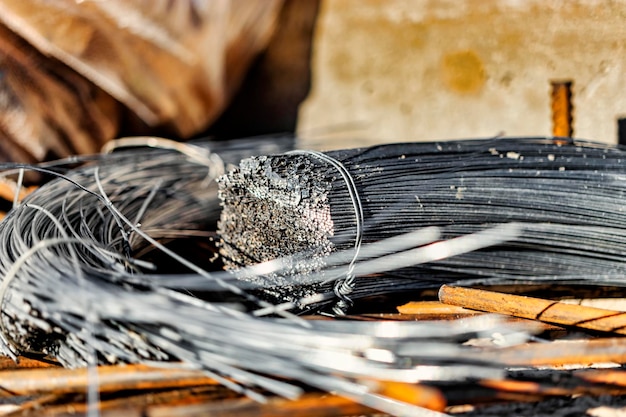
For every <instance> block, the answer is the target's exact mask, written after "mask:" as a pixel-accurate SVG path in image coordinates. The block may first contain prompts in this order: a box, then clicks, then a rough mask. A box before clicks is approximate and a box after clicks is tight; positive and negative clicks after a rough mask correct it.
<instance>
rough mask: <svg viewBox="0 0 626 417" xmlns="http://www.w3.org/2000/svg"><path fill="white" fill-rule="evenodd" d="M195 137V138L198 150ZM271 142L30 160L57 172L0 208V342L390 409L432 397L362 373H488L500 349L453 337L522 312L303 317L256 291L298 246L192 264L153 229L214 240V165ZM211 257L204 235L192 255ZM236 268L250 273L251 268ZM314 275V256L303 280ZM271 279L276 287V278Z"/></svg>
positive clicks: (463, 241) (413, 254)
mask: <svg viewBox="0 0 626 417" xmlns="http://www.w3.org/2000/svg"><path fill="white" fill-rule="evenodd" d="M157 145H158V144H157ZM198 146H200V145H198ZM164 147H166V148H167V147H168V146H164ZM209 147H210V149H211V152H208V149H209ZM201 149H205V150H206V151H207V152H206V153H205V157H200V158H199V157H198V154H200V155H202V152H201ZM179 150H180V149H179ZM284 150H285V144H284V143H281V142H280V141H279V140H278V139H277V138H273V139H267V140H265V141H262V140H260V139H254V140H253V141H245V142H226V143H212V144H210V145H207V146H206V147H205V148H198V147H197V146H195V147H193V152H183V153H180V152H177V151H167V150H162V149H157V150H149V151H147V150H145V149H142V150H129V151H121V152H119V153H118V152H115V153H113V154H110V155H100V156H95V157H85V158H84V159H85V160H87V161H90V162H87V163H85V164H84V165H83V166H80V167H78V168H76V169H72V170H68V171H65V170H63V169H62V168H61V165H59V164H56V165H55V164H49V165H48V166H47V167H45V168H42V167H32V169H35V170H39V171H41V172H45V173H51V172H56V174H55V175H56V176H57V177H58V178H57V179H54V180H51V181H50V182H48V183H46V184H45V185H43V186H41V187H40V188H39V189H38V190H36V191H35V192H33V193H32V194H31V195H29V196H28V197H27V198H26V199H25V200H24V201H23V202H22V203H20V204H17V205H16V206H15V207H14V208H13V209H12V210H11V211H10V212H9V213H8V214H7V216H6V218H5V219H4V220H3V221H2V222H0V239H1V240H2V242H4V245H2V247H0V273H1V275H2V281H1V283H0V303H1V317H0V351H1V352H2V353H4V354H6V355H9V356H13V357H15V356H17V355H19V354H29V353H35V354H44V355H48V356H51V357H54V358H56V359H57V360H58V361H59V362H61V363H62V364H63V365H64V366H68V367H82V366H93V365H95V364H96V363H131V362H132V363H137V362H139V363H148V364H152V365H157V366H182V367H185V368H190V369H201V370H203V371H204V372H205V373H206V374H207V375H208V376H210V377H212V378H215V379H216V380H217V381H220V382H221V383H223V384H224V385H226V386H227V387H229V388H231V389H233V390H234V391H236V392H239V393H242V394H245V395H247V396H249V397H251V398H254V399H256V400H258V401H265V395H266V394H267V393H271V394H276V395H280V396H283V397H287V398H294V397H297V396H298V395H300V394H301V393H302V392H303V387H305V386H309V387H313V388H317V389H321V390H325V391H332V392H336V393H338V394H339V395H343V396H346V397H348V398H351V399H354V400H355V401H359V402H361V403H363V404H365V405H367V406H370V407H372V408H376V409H378V410H381V411H383V412H386V413H388V414H392V415H432V413H426V412H425V411H424V410H422V409H420V408H419V407H415V406H413V405H410V404H407V403H403V402H401V401H395V400H392V399H390V398H387V397H384V396H383V395H381V394H378V393H377V388H376V387H375V386H372V381H381V382H382V381H401V382H416V381H418V380H433V381H446V380H455V381H460V380H471V379H473V378H476V377H482V378H490V379H497V378H500V377H502V376H503V365H502V364H498V363H494V361H493V360H492V359H491V358H490V357H484V358H483V357H481V356H480V354H479V352H478V351H477V350H475V349H473V348H471V347H468V346H463V343H464V342H466V341H467V340H470V339H473V338H476V337H489V336H490V335H492V334H498V335H499V336H498V337H499V338H500V339H501V340H504V341H505V342H506V341H508V342H509V343H519V342H523V341H525V340H527V338H528V337H529V335H530V334H531V333H532V332H533V328H532V327H529V326H527V325H526V326H524V327H521V326H520V327H515V326H510V325H509V324H506V325H505V324H504V323H502V322H500V321H498V319H496V318H493V317H487V316H485V317H480V318H478V319H472V320H469V321H463V322H458V323H457V322H454V321H452V322H449V323H446V325H445V326H442V325H441V323H427V322H393V323H390V322H387V323H385V322H363V323H348V322H344V321H341V320H336V321H316V320H303V319H302V318H299V317H297V316H294V315H293V314H291V313H290V312H288V311H286V310H287V309H288V308H289V307H290V306H281V305H273V304H271V303H269V302H267V301H266V300H264V299H261V298H260V296H263V295H265V292H264V291H265V290H266V289H267V288H265V286H264V284H266V283H268V282H270V281H271V279H273V278H274V277H275V276H277V275H279V276H281V279H282V281H289V280H291V279H297V277H292V275H290V274H291V271H292V270H293V268H292V265H293V264H297V263H298V262H300V260H301V259H302V254H296V255H295V256H291V255H290V254H288V253H286V254H284V256H281V257H279V258H278V259H273V260H271V261H269V262H262V263H259V264H255V265H253V266H250V267H247V268H242V269H240V270H239V271H237V272H235V273H230V272H226V271H222V270H220V269H221V266H217V267H215V269H217V271H208V268H207V265H208V266H209V267H210V264H211V262H210V261H208V260H207V262H206V263H205V264H203V265H202V266H199V264H198V263H196V262H195V261H196V260H195V259H194V260H192V259H189V258H188V256H187V255H188V253H186V252H185V253H176V252H175V251H174V250H172V249H170V248H169V247H168V246H167V245H166V243H167V242H170V240H171V239H174V240H175V241H176V240H181V239H183V240H184V239H186V238H188V237H189V236H192V237H200V238H202V239H205V240H206V241H207V242H210V241H211V239H213V240H215V239H216V237H215V235H214V234H215V230H216V228H217V221H218V219H219V217H220V201H219V198H218V193H217V184H216V183H215V177H216V176H217V175H218V174H219V173H220V172H222V170H223V169H224V168H225V167H226V168H227V167H228V166H229V165H230V164H231V163H236V162H237V161H239V160H240V159H241V158H243V157H248V156H250V155H251V154H257V153H258V154H270V153H278V152H283V151H284ZM213 155H219V157H213ZM222 161H223V162H222ZM71 162H72V163H76V162H80V158H79V159H72V160H71ZM51 166H55V167H56V168H54V169H52V168H51ZM6 168H7V169H9V168H20V169H22V168H24V166H21V165H13V166H11V165H10V164H9V165H6ZM518 234H519V230H518V227H516V226H514V225H505V226H503V227H500V228H492V229H488V230H486V231H485V230H483V231H480V232H478V233H477V234H475V235H466V236H462V237H459V238H457V239H450V240H448V241H440V238H439V236H438V230H437V229H433V228H426V229H424V230H422V231H417V232H413V233H409V234H407V235H406V236H399V237H392V238H390V239H386V240H383V241H381V242H368V244H366V245H363V247H362V248H361V249H362V253H363V254H364V256H366V257H367V258H368V262H369V263H368V262H363V263H359V264H354V263H353V262H352V261H353V254H352V251H351V250H347V251H336V252H335V255H334V256H335V257H334V258H327V259H326V261H327V263H328V265H329V266H330V267H331V268H337V269H339V270H345V268H346V266H347V265H351V267H352V269H353V270H354V271H355V273H356V274H361V273H363V274H365V273H368V274H369V273H376V272H381V271H387V270H389V269H390V266H389V265H388V263H387V264H386V263H385V259H388V260H389V258H390V257H394V256H401V257H402V256H403V255H406V254H408V253H409V252H410V255H407V256H406V257H405V259H410V262H409V264H412V263H419V262H434V261H436V260H438V259H441V258H445V257H446V256H451V255H454V254H462V253H465V252H467V251H472V250H475V249H478V248H482V247H485V246H489V245H492V244H502V243H503V242H504V241H506V240H508V239H511V238H514V237H515V236H517V235H518ZM415 246H417V247H416V248H414V247H415ZM407 251H408V252H407ZM152 252H154V253H153V256H152V257H149V256H148V257H147V258H146V257H144V256H138V254H143V255H145V254H151V253H152ZM305 252H306V251H305ZM395 252H399V253H395ZM213 257H214V254H212V253H211V252H210V251H209V252H208V253H207V258H213ZM160 258H170V259H172V260H173V261H174V262H177V263H179V264H180V265H179V269H178V273H177V274H172V273H161V266H160V265H159V262H158V261H160V260H161V259H160ZM331 259H332V260H331ZM379 260H380V262H382V263H381V264H380V265H378V264H377V262H378V261H379ZM395 260H396V258H393V259H391V261H392V262H391V263H392V264H393V263H395ZM371 262H374V263H373V264H372V263H371ZM268 274H269V275H268ZM250 276H258V277H261V278H262V279H261V280H259V281H254V280H253V281H252V282H251V281H249V280H247V278H249V277H250ZM242 277H243V278H246V279H242ZM325 279H326V278H325V275H324V273H323V271H322V273H321V274H316V273H312V274H311V275H310V276H309V278H308V280H306V282H307V284H309V283H320V282H323V281H324V280H325ZM282 281H281V282H282ZM254 282H257V284H255V283H254ZM259 283H262V284H263V285H261V284H259ZM272 291H281V288H280V285H277V284H275V283H274V284H273V287H272ZM224 294H228V296H225V295H224ZM318 295H322V297H318V298H316V296H318ZM309 298H310V299H309V301H308V302H309V303H313V304H314V303H316V302H318V301H319V300H324V297H323V294H320V293H313V294H311V295H310V297H309ZM288 304H289V303H288ZM251 305H252V306H253V307H252V308H251V307H250V306H251ZM267 314H270V315H271V316H270V317H258V316H265V315H267ZM364 381H368V382H364Z"/></svg>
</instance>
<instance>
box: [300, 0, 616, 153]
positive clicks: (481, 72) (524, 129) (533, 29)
mask: <svg viewBox="0 0 626 417" xmlns="http://www.w3.org/2000/svg"><path fill="white" fill-rule="evenodd" d="M313 45H314V49H313V62H312V74H313V79H312V89H311V92H310V94H309V97H308V98H307V100H306V101H305V103H304V104H303V105H302V106H301V108H300V113H299V122H298V132H299V134H300V135H301V136H302V137H303V138H304V140H303V142H302V144H301V145H302V146H307V147H315V148H324V149H329V148H338V147H346V146H357V145H366V144H372V143H377V142H381V141H398V140H430V139H453V138H468V137H485V136H494V135H498V134H505V135H507V136H512V135H551V132H552V126H551V110H550V82H551V81H553V80H571V81H573V94H574V96H573V103H574V136H576V137H580V138H588V139H595V140H599V141H604V142H610V143H614V142H616V141H617V119H618V118H621V117H622V116H626V88H625V87H626V71H624V69H625V68H626V1H625V0H618V1H599V0H563V1H555V0H324V1H322V5H321V9H320V14H319V16H318V20H317V27H316V32H315V37H314V42H313ZM355 138H356V140H355Z"/></svg>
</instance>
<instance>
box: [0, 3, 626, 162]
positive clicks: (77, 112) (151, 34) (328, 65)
mask: <svg viewBox="0 0 626 417" xmlns="http://www.w3.org/2000/svg"><path fill="white" fill-rule="evenodd" d="M625 18H626V1H622V0H616V1H610V2H607V1H599V0H569V1H565V0H562V1H557V0H547V1H546V0H480V1H479V0H454V1H453V0H388V1H380V0H212V1H206V2H202V1H193V0H180V1H169V0H154V1H148V0H82V1H79V0H56V1H54V2H50V1H46V0H1V1H0V23H1V25H0V158H1V159H3V160H16V161H27V162H35V161H42V160H46V159H52V158H57V157H62V156H66V155H70V154H74V153H89V152H97V151H98V150H99V149H100V148H101V146H102V145H103V144H104V143H105V142H106V141H108V140H110V139H113V138H116V137H120V136H128V135H156V136H164V137H169V138H175V139H180V140H187V139H190V138H194V137H201V136H210V137H214V138H217V139H228V138H234V137H242V136H252V135H262V134H267V133H284V132H297V134H298V136H299V141H300V142H299V143H298V146H299V147H307V148H316V149H331V148H342V147H352V146H363V145H371V144H374V143H380V142H390V141H414V140H444V139H458V138H473V137H492V136H500V135H504V136H529V135H530V136H534V135H539V136H551V135H558V136H575V137H579V138H584V139H592V140H597V141H602V142H607V143H617V142H620V143H626V95H625V94H624V93H623V91H624V87H625V86H626V72H625V71H624V64H625V63H626V53H624V52H625V49H626V42H625V40H626V26H625V25H624V24H623V22H624V19H625Z"/></svg>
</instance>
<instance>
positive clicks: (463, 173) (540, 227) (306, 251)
mask: <svg viewBox="0 0 626 417" xmlns="http://www.w3.org/2000/svg"><path fill="white" fill-rule="evenodd" d="M625 179H626V149H624V148H622V147H618V146H611V145H600V144H595V143H589V142H584V141H578V140H572V139H562V138H554V139H549V138H545V139H544V138H526V139H485V140H470V141H451V142H436V143H428V142H422V143H398V144H391V145H380V146H374V147H370V148H361V149H349V150H339V151H331V152H326V153H320V152H311V151H297V152H289V153H285V154H280V155H272V156H260V157H252V158H250V159H247V160H244V161H242V162H241V164H240V167H239V169H238V170H235V171H232V172H230V173H229V174H228V175H227V176H225V177H224V178H222V179H221V181H220V195H221V197H222V199H223V200H224V209H223V211H222V215H221V221H220V224H219V232H220V235H221V238H222V247H221V253H222V256H223V258H224V260H225V262H226V264H227V266H228V267H230V268H234V269H236V268H239V267H241V266H244V265H249V264H253V263H257V262H261V261H266V260H270V259H274V258H276V257H277V256H286V255H294V256H300V258H299V259H298V261H297V262H293V263H292V264H291V268H292V269H291V276H292V279H293V281H292V282H295V283H298V285H299V286H301V287H305V286H306V284H307V280H309V277H310V276H311V275H312V274H313V273H315V272H316V271H320V270H322V269H325V270H326V274H327V276H326V281H327V283H330V284H332V285H334V291H335V293H336V295H337V297H338V298H340V299H341V302H340V304H339V305H338V306H336V307H338V308H335V311H336V312H341V311H342V310H345V309H346V308H347V307H349V305H350V302H351V301H352V300H353V299H356V298H359V297H364V296H368V295H373V294H382V293H389V292H396V293H397V292H400V291H403V290H410V289H418V288H425V287H429V286H437V285H440V284H442V283H444V282H451V281H457V280H461V279H463V280H473V281H472V282H476V280H477V279H480V280H482V281H483V282H492V283H495V282H500V283H503V282H507V281H510V280H517V281H519V280H534V281H539V280H544V281H545V280H548V281H561V282H570V283H576V282H578V283H581V282H582V283H588V284H592V285H593V284H602V283H604V284H608V283H611V284H615V285H624V284H626V279H625V278H624V277H625V273H626V263H624V254H625V253H626V209H625V207H626V206H625V205H624V197H625V195H626V181H624V180H625ZM508 222H519V223H520V224H521V225H522V228H523V232H522V233H521V234H520V236H518V237H517V238H515V239H513V240H510V241H507V242H506V243H504V244H501V245H497V246H494V247H489V248H485V249H482V250H478V251H471V252H468V253H466V254H463V255H461V256H455V257H451V258H449V259H445V260H442V261H439V262H436V263H427V264H419V265H415V266H411V267H407V268H402V267H401V266H402V264H401V262H399V263H397V264H396V265H395V266H394V265H390V267H389V268H387V269H393V270H394V271H390V272H388V273H387V274H386V275H385V276H381V275H377V276H375V277H370V278H367V277H361V278H357V279H355V277H357V276H363V275H366V273H367V271H363V270H361V266H360V265H362V264H363V261H366V260H367V256H368V255H367V254H365V253H363V252H361V250H360V249H361V247H362V245H365V244H368V243H371V242H376V241H380V240H382V239H386V238H391V237H394V236H398V235H401V234H403V233H406V232H407V231H411V230H418V229H420V228H423V227H426V226H438V227H440V229H441V231H442V237H443V238H445V239H448V238H452V237H457V236H463V235H466V234H468V233H474V232H477V231H480V230H483V229H485V228H488V227H493V226H494V225H497V224H503V223H508ZM335 252H342V253H349V254H350V255H349V257H351V258H352V262H346V264H348V266H347V267H344V268H343V269H337V268H334V269H332V270H331V271H330V272H328V268H327V266H328V257H329V256H330V255H331V254H333V253H335ZM394 262H398V260H397V259H396V260H394ZM314 275H315V274H314ZM254 279H258V278H254ZM285 288H286V290H285V291H281V292H279V293H278V294H276V292H272V293H271V294H270V296H273V297H275V298H278V299H279V300H280V301H281V302H288V301H290V300H291V301H295V300H297V299H298V297H303V296H306V295H307V293H306V292H305V291H294V290H293V288H289V287H285ZM311 288H312V289H311V290H310V291H311V292H318V291H320V289H319V288H318V287H316V286H312V287H311Z"/></svg>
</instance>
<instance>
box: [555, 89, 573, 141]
mask: <svg viewBox="0 0 626 417" xmlns="http://www.w3.org/2000/svg"><path fill="white" fill-rule="evenodd" d="M551 85H552V95H551V100H550V105H551V107H552V136H561V137H571V136H573V134H574V125H573V123H574V116H573V110H574V105H573V102H572V82H571V81H553V82H552V83H551Z"/></svg>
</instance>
